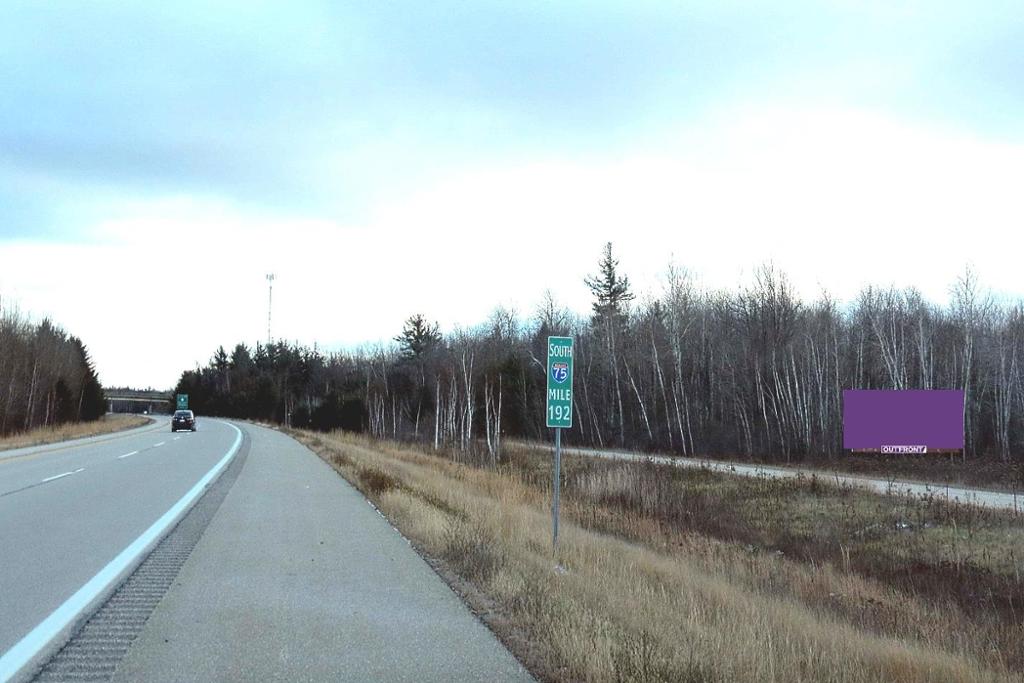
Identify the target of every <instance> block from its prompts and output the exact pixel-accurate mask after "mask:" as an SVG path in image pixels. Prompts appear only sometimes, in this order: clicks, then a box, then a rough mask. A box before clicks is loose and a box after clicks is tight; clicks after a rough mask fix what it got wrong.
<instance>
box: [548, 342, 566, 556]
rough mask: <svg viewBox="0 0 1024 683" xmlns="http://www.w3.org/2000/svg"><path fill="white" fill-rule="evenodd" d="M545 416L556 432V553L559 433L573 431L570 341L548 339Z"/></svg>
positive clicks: (553, 516) (555, 539)
mask: <svg viewBox="0 0 1024 683" xmlns="http://www.w3.org/2000/svg"><path fill="white" fill-rule="evenodd" d="M547 368H548V381H547V401H546V406H545V414H546V416H547V426H548V427H550V428H553V429H554V430H555V476H554V486H553V489H552V491H553V495H552V503H551V526H552V533H551V544H552V546H553V547H554V548H555V549H556V550H557V549H558V502H559V500H558V499H559V489H560V488H561V479H562V430H563V429H571V428H572V337H548V364H547Z"/></svg>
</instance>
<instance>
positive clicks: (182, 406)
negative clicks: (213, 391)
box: [178, 394, 188, 410]
mask: <svg viewBox="0 0 1024 683" xmlns="http://www.w3.org/2000/svg"><path fill="white" fill-rule="evenodd" d="M178 410H188V394H178Z"/></svg>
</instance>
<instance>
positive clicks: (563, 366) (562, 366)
mask: <svg viewBox="0 0 1024 683" xmlns="http://www.w3.org/2000/svg"><path fill="white" fill-rule="evenodd" d="M551 379H553V380H555V384H564V383H565V380H567V379H569V364H568V363H552V364H551Z"/></svg>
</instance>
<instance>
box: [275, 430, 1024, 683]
mask: <svg viewBox="0 0 1024 683" xmlns="http://www.w3.org/2000/svg"><path fill="white" fill-rule="evenodd" d="M295 435H296V436H297V437H298V438H299V439H300V440H301V441H303V442H304V443H305V444H306V445H308V446H310V447H311V448H313V449H314V450H315V451H316V452H318V453H319V454H320V455H321V456H322V457H323V458H324V459H325V460H326V461H327V462H329V463H330V464H331V465H332V466H333V467H334V468H335V469H336V470H337V471H339V472H340V473H341V474H342V475H343V476H345V477H346V478H347V479H348V480H349V481H351V482H352V483H353V484H354V485H356V486H357V487H358V488H359V489H360V490H361V491H363V493H365V494H366V495H367V496H368V497H369V498H370V499H371V500H372V501H373V502H374V503H375V504H376V505H377V506H378V507H379V508H380V509H381V511H382V512H383V513H384V514H385V515H386V516H387V517H388V518H389V519H390V520H391V521H392V523H394V524H395V525H396V526H397V527H398V528H399V529H400V530H401V531H402V532H403V533H404V534H405V535H406V536H407V537H408V538H410V539H411V540H412V541H413V542H414V543H415V544H416V545H417V546H418V547H419V548H420V550H421V552H423V553H424V554H425V555H426V556H428V557H429V558H433V559H434V560H436V564H437V565H438V566H439V570H440V571H441V573H442V575H445V576H447V577H449V578H450V579H451V580H452V582H453V583H454V585H455V587H456V588H457V589H458V590H459V591H460V592H461V593H463V594H464V595H465V596H466V597H467V599H468V601H469V602H470V604H471V605H472V606H473V607H474V608H475V609H476V610H477V611H478V612H479V613H481V616H482V618H484V620H485V621H487V622H488V623H489V625H490V626H491V627H492V629H494V631H495V632H496V633H497V634H498V636H499V637H500V638H502V640H503V641H504V642H505V643H506V644H507V645H508V646H509V647H510V649H511V650H512V651H513V652H514V653H515V654H516V655H517V656H518V657H519V658H520V659H521V660H522V661H523V662H524V663H526V665H527V666H528V667H529V668H530V669H531V671H533V672H534V673H535V674H536V675H537V676H538V677H539V678H541V679H543V680H595V681H617V680H640V681H661V680H664V681H737V680H745V681H762V680H765V681H801V680H803V681H818V680H836V681H875V680H899V681H996V680H1022V677H1021V672H1022V671H1024V663H1022V662H1021V656H1020V653H1021V652H1024V627H1022V626H1021V624H1020V622H1021V620H1020V618H1019V615H1020V611H1019V610H1020V609H1021V603H1020V598H1021V594H1022V592H1021V577H1020V576H1019V573H1020V571H1021V569H1020V558H1021V557H1022V556H1024V553H1022V550H1024V536H1022V529H1021V526H1022V525H1021V521H1020V520H1019V519H1016V518H1013V517H1012V516H1008V515H1000V514H996V513H992V514H991V515H989V514H987V513H986V514H983V515H981V516H977V514H976V512H975V511H974V510H973V509H966V508H962V507H960V508H958V507H955V506H953V507H950V506H948V505H945V504H943V503H939V502H937V501H934V500H920V501H903V500H901V499H889V498H885V497H881V496H875V495H873V494H868V493H864V492H861V491H856V490H850V489H842V488H836V487H832V486H829V485H828V484H826V483H824V482H821V481H786V482H778V481H775V480H751V479H746V478H742V477H730V476H727V475H718V474H711V473H708V472H702V471H699V470H698V471H682V470H678V469H676V468H659V467H657V466H651V465H644V464H634V463H610V462H603V461H594V460H591V459H584V458H567V459H566V479H565V485H564V486H565V489H564V490H565V497H564V499H563V500H564V508H563V509H564V517H563V535H562V545H561V548H560V552H559V555H558V557H557V561H556V559H555V558H553V557H552V552H551V548H550V515H549V512H548V510H549V505H550V499H549V488H548V487H549V483H548V482H549V477H550V466H549V460H550V458H549V454H548V453H546V452H537V451H533V450H530V449H515V450H512V451H510V453H509V454H508V458H507V460H506V462H504V463H503V464H502V465H501V466H499V468H498V469H496V470H495V469H487V468H478V467H474V466H472V465H469V464H462V463H457V462H453V461H452V460H450V459H447V458H444V457H439V456H436V455H429V454H427V453H425V452H422V451H420V450H417V449H416V448H414V447H411V446H404V445H398V444H392V443H381V442H372V441H369V440H367V439H363V438H360V437H355V436H351V435H342V434H331V435H318V434H311V433H304V432H297V433H295ZM556 562H557V566H556ZM951 572H952V573H951ZM957 572H961V573H959V574H958V573H957ZM937 577H938V578H941V577H946V579H943V580H935V579H936V578H937ZM950 577H952V578H950ZM978 577H982V578H983V579H984V581H983V582H982V583H981V584H976V583H972V582H976V580H977V579H978ZM932 583H933V584H934V585H933V586H931V587H930V588H928V589H923V587H924V586H925V585H926V584H932ZM968 583H971V585H972V586H976V587H974V588H971V590H969V591H966V592H965V591H964V590H962V586H964V585H966V584H968ZM972 591H973V592H972ZM979 598H981V601H980V602H978V599H979ZM972 601H973V602H972ZM975 603H977V604H976V606H973V605H975ZM993 608H994V609H993Z"/></svg>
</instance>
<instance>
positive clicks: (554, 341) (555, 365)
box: [547, 337, 572, 429]
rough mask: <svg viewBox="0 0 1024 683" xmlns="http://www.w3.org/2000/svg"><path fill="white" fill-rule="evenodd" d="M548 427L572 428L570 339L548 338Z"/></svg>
mask: <svg viewBox="0 0 1024 683" xmlns="http://www.w3.org/2000/svg"><path fill="white" fill-rule="evenodd" d="M547 425H548V427H561V428H562V429H570V428H571V427H572V337H548V392H547Z"/></svg>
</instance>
